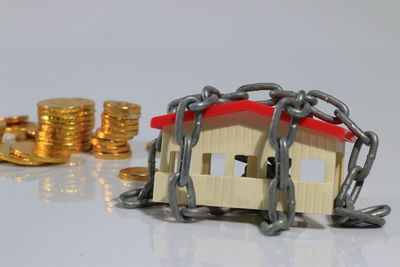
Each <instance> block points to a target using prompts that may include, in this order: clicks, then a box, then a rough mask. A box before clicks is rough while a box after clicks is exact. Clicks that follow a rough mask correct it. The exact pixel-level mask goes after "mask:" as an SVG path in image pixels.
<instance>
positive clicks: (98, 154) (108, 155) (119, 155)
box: [94, 151, 132, 160]
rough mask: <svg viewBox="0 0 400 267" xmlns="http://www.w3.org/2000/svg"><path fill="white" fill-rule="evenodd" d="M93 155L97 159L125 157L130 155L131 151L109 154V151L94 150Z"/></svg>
mask: <svg viewBox="0 0 400 267" xmlns="http://www.w3.org/2000/svg"><path fill="white" fill-rule="evenodd" d="M94 156H95V157H96V158H99V159H112V160H117V159H126V158H130V157H131V156H132V152H131V151H129V152H128V153H120V154H109V153H102V152H96V151H95V152H94Z"/></svg>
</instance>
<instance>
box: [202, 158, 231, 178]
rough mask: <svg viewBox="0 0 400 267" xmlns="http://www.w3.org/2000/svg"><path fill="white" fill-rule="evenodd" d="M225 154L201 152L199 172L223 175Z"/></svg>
mask: <svg viewBox="0 0 400 267" xmlns="http://www.w3.org/2000/svg"><path fill="white" fill-rule="evenodd" d="M224 173H225V155H224V154H217V153H213V154H211V153H206V154H203V158H202V168H201V174H206V175H207V174H209V175H216V176H217V175H224Z"/></svg>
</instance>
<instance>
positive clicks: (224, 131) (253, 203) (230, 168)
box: [151, 100, 354, 214]
mask: <svg viewBox="0 0 400 267" xmlns="http://www.w3.org/2000/svg"><path fill="white" fill-rule="evenodd" d="M273 112H274V108H273V107H270V106H266V105H263V104H260V103H257V102H253V101H249V100H243V101H237V102H232V103H226V104H221V105H216V106H212V107H210V108H208V109H207V110H205V111H204V115H203V125H202V131H201V134H200V139H199V142H198V144H197V145H196V146H195V147H194V148H193V154H192V165H191V177H192V179H193V183H194V188H195V191H196V203H197V205H205V206H216V207H228V208H243V209H257V210H265V209H266V208H267V206H266V201H267V197H268V192H269V184H270V182H271V179H272V178H273V176H274V174H273V173H274V169H275V167H274V163H275V161H274V157H275V150H274V149H273V148H272V147H271V145H270V144H269V140H268V133H269V125H270V123H271V118H272V115H273ZM193 117H194V113H193V112H190V111H187V112H186V113H185V119H184V131H187V132H188V133H191V129H192V124H193ZM281 120H282V121H281V123H280V129H279V130H280V131H281V133H280V134H281V135H286V132H287V129H288V126H289V121H290V117H289V116H288V115H287V114H283V116H282V118H281ZM174 122H175V114H168V115H164V116H160V117H155V118H153V119H152V122H151V126H152V127H153V128H156V129H162V130H163V142H162V149H161V163H160V171H159V172H157V173H156V176H155V184H154V192H153V202H169V200H168V183H169V178H170V177H171V175H172V174H173V173H174V172H175V171H176V165H177V160H178V153H179V146H178V145H177V144H176V142H175V138H174ZM353 139H354V136H353V134H352V133H351V132H349V131H347V130H345V129H344V128H341V127H338V126H335V125H331V124H328V123H325V122H322V121H319V120H315V119H312V118H305V119H302V120H300V124H299V130H298V132H297V136H296V139H295V142H294V144H293V146H292V147H291V148H290V150H289V157H290V161H291V169H290V175H291V178H292V180H293V182H294V185H295V190H296V212H301V213H302V212H307V213H320V214H332V210H333V202H334V199H335V197H336V195H337V193H338V190H339V187H340V185H341V182H342V175H343V174H342V173H343V160H344V159H343V158H344V150H345V142H346V141H349V142H352V141H354V140H353ZM221 154H222V155H223V158H224V163H222V164H223V169H224V171H223V174H218V175H216V174H214V173H213V172H212V169H213V168H212V167H213V166H212V164H213V158H215V157H216V156H217V155H218V156H220V155H221ZM238 161H242V162H245V163H246V168H245V170H244V168H242V171H241V173H240V174H235V171H234V169H235V165H236V164H237V163H238ZM309 163H315V167H311V170H313V169H315V168H317V167H321V166H322V168H319V169H320V173H319V180H316V179H315V178H314V179H310V177H307V176H306V177H303V176H304V175H303V171H305V170H308V171H309V170H310V168H309V166H308V165H307V164H309ZM305 166H308V168H306V167H305ZM311 166H313V165H311ZM243 173H244V174H243ZM279 194H280V193H279ZM285 198H286V196H285V194H280V195H279V201H278V210H283V207H285V206H286V205H283V204H285ZM178 203H180V204H186V191H185V188H178Z"/></svg>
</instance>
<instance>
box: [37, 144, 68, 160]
mask: <svg viewBox="0 0 400 267" xmlns="http://www.w3.org/2000/svg"><path fill="white" fill-rule="evenodd" d="M33 154H35V155H37V156H40V157H45V158H46V157H50V158H53V157H54V158H68V157H69V155H70V152H69V151H68V150H66V149H65V148H64V147H61V148H59V147H58V148H55V147H54V146H52V145H46V144H42V143H36V144H35V147H34V150H33Z"/></svg>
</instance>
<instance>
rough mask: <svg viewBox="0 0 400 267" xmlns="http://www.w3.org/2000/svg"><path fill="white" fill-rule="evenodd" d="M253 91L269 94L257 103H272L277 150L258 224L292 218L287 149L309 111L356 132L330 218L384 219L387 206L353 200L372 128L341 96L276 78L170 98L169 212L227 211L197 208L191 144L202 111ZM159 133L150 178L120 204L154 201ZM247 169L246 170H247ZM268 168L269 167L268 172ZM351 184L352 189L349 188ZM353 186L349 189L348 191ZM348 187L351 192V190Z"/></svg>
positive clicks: (182, 216)
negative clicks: (174, 158) (174, 154)
mask: <svg viewBox="0 0 400 267" xmlns="http://www.w3.org/2000/svg"><path fill="white" fill-rule="evenodd" d="M254 91H269V96H270V99H268V100H264V101H258V102H259V103H262V104H265V105H269V106H275V111H274V114H273V116H272V122H271V125H270V130H269V141H270V144H271V146H272V147H273V148H274V149H275V160H274V167H275V171H273V173H274V177H273V179H272V180H271V183H270V185H269V195H268V199H267V200H268V201H267V207H268V212H264V211H262V212H261V213H262V215H263V217H264V219H265V221H263V222H262V223H261V225H260V228H261V231H262V233H264V234H266V235H273V234H276V233H278V232H279V231H281V230H286V229H288V228H289V227H290V226H291V225H292V224H293V222H294V218H295V205H296V203H295V187H294V183H293V181H292V179H291V177H290V173H289V172H290V171H289V169H290V159H289V154H288V153H289V149H290V147H291V146H292V145H293V143H294V140H295V138H296V134H297V130H298V126H299V119H301V118H305V117H308V116H315V117H317V118H319V119H320V120H322V121H325V122H328V123H330V124H342V123H343V124H345V125H346V126H347V128H349V129H350V131H352V132H353V133H354V134H355V135H356V136H357V137H358V139H357V141H356V142H355V144H354V147H353V150H352V152H351V155H350V160H349V163H348V174H347V176H346V179H345V181H344V183H343V184H342V186H341V188H340V190H339V194H338V196H337V198H336V199H335V204H334V211H333V218H334V221H335V222H336V223H337V224H339V225H343V226H364V225H375V226H382V225H383V224H384V223H385V220H384V219H383V217H384V216H386V215H388V214H389V213H390V211H391V210H390V207H389V206H387V205H377V206H373V207H370V208H365V209H361V210H355V208H354V204H355V202H356V200H357V198H358V195H359V194H360V192H361V189H362V187H363V184H364V181H365V179H366V177H367V176H368V174H369V172H370V170H371V168H372V165H373V163H374V160H375V157H376V153H377V149H378V145H379V140H378V136H377V135H376V134H375V133H374V132H372V131H366V132H364V131H362V130H361V128H360V127H358V126H357V124H355V123H354V122H353V121H352V120H351V119H350V117H349V113H350V112H349V109H348V107H347V106H346V104H344V103H343V102H342V101H340V100H339V99H337V98H335V97H333V96H331V95H328V94H326V93H324V92H322V91H318V90H313V91H309V92H308V93H305V91H303V90H300V91H299V92H297V93H296V92H292V91H284V90H283V89H282V87H281V86H279V85H278V84H274V83H256V84H248V85H244V86H242V87H240V88H238V89H237V90H236V91H235V92H233V93H229V94H222V93H221V92H220V91H219V90H218V89H216V88H214V87H212V86H206V87H204V88H203V91H202V93H201V94H196V95H190V96H187V97H183V98H179V99H176V100H174V101H172V102H171V103H170V104H169V105H168V107H167V112H168V113H169V114H170V113H176V118H175V130H174V133H175V141H176V143H177V144H178V145H179V147H180V151H179V162H178V170H177V171H176V172H175V173H174V174H173V175H172V177H171V179H170V182H169V185H168V194H169V202H170V203H169V204H170V207H171V211H172V214H173V216H174V217H175V218H176V220H177V221H180V222H188V221H190V220H191V218H192V217H196V216H204V215H207V214H213V215H222V214H224V213H227V212H229V209H226V208H218V207H197V206H196V194H195V188H194V185H193V180H192V178H191V176H190V164H191V156H192V149H193V147H195V146H196V144H197V142H198V140H199V137H200V132H201V127H202V119H203V112H204V111H205V110H206V109H207V108H209V107H211V106H213V105H218V104H223V103H228V102H234V101H240V100H247V99H249V98H250V96H249V93H251V92H254ZM318 99H319V100H322V101H325V102H327V103H328V104H331V105H333V106H335V107H336V108H337V109H336V110H335V111H334V116H331V115H328V114H326V113H325V112H323V111H321V110H320V109H318V108H316V105H317V103H318ZM186 110H189V111H192V112H194V115H195V116H194V122H193V128H192V133H191V134H190V135H187V134H184V133H183V121H184V115H185V111H186ZM283 111H285V112H286V113H287V114H289V115H290V116H291V121H290V125H289V130H288V133H287V135H286V136H278V130H279V124H280V118H281V116H282V113H283ZM161 138H162V132H160V135H159V137H158V138H156V139H155V140H153V142H152V146H151V149H150V153H149V158H148V164H149V180H148V181H147V183H146V184H145V185H144V186H143V187H142V188H139V189H135V190H131V191H128V192H125V193H123V194H121V195H120V197H119V203H120V205H121V206H122V207H124V208H140V207H145V206H149V205H152V204H153V203H152V202H151V198H152V195H153V188H154V174H155V157H156V151H160V150H161V142H162V140H161ZM363 145H365V146H367V147H369V152H368V155H367V159H366V161H365V163H364V165H363V167H360V166H358V165H357V160H358V158H359V154H360V151H361V148H362V146H363ZM245 171H246V170H245ZM271 173H272V172H271ZM353 183H354V186H353V188H352V189H351V187H352V185H353ZM178 187H184V188H186V192H187V202H188V205H187V207H184V208H179V206H178V200H177V188H178ZM350 189H351V190H350ZM278 191H283V192H286V195H287V197H286V198H287V201H286V207H285V210H286V211H285V212H278V211H277V209H276V208H277V204H278ZM349 192H350V193H349Z"/></svg>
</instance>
